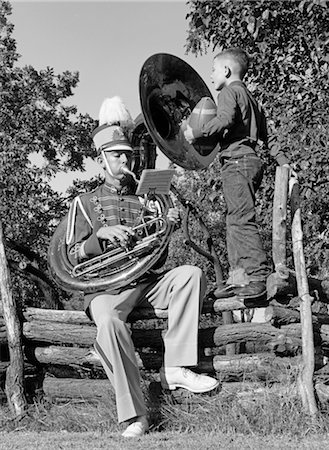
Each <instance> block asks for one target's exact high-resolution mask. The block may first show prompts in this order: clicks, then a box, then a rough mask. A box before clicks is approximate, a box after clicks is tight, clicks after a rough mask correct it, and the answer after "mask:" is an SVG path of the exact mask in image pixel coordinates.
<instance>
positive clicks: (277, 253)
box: [267, 166, 289, 298]
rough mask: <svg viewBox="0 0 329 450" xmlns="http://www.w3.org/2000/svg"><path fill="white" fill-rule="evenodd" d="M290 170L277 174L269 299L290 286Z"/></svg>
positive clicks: (284, 169)
mask: <svg viewBox="0 0 329 450" xmlns="http://www.w3.org/2000/svg"><path fill="white" fill-rule="evenodd" d="M288 177H289V169H288V168H287V167H281V166H278V167H277V168H276V173H275V186H274V199H273V214H272V258H273V263H274V269H275V270H274V272H273V273H271V274H270V276H269V277H268V278H267V297H268V298H274V297H275V295H276V294H277V292H278V290H280V289H282V288H284V287H286V286H287V284H288V278H289V271H288V269H287V252H286V250H287V199H288Z"/></svg>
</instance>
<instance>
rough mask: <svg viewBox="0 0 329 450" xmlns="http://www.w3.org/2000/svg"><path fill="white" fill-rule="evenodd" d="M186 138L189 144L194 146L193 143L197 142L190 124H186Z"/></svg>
mask: <svg viewBox="0 0 329 450" xmlns="http://www.w3.org/2000/svg"><path fill="white" fill-rule="evenodd" d="M184 137H185V139H186V140H187V142H188V143H189V144H193V142H194V141H195V138H194V136H193V130H192V127H190V125H189V124H188V123H186V130H185V131H184Z"/></svg>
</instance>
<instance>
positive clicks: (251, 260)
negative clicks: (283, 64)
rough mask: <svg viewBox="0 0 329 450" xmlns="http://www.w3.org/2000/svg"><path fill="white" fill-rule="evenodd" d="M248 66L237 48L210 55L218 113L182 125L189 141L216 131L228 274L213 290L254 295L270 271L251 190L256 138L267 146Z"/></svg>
mask: <svg viewBox="0 0 329 450" xmlns="http://www.w3.org/2000/svg"><path fill="white" fill-rule="evenodd" d="M248 67H249V58H248V55H247V54H246V52H244V51H243V50H242V49H240V48H231V49H228V50H225V51H223V52H221V53H219V54H217V55H216V56H215V58H214V61H213V70H212V75H211V79H212V82H213V84H214V87H215V89H216V90H217V91H219V95H218V99H217V116H216V117H215V118H213V119H212V120H210V121H209V122H208V123H207V124H205V125H204V127H203V129H202V130H201V131H199V132H198V131H197V130H192V128H191V127H190V126H187V129H186V131H185V138H186V140H187V141H188V142H189V143H191V144H192V143H193V142H194V141H195V140H196V139H197V138H199V137H207V136H212V135H217V136H218V141H219V143H220V160H221V164H222V170H221V174H222V185H223V194H224V198H225V202H226V205H227V217H226V241H227V253H228V260H229V264H230V277H229V280H228V281H227V285H226V286H225V285H223V286H219V287H218V289H217V290H216V292H215V295H216V296H217V297H228V296H231V295H238V296H239V297H241V298H244V299H250V298H256V299H257V298H259V297H262V296H263V295H264V294H265V293H266V278H267V277H268V275H269V274H270V272H271V269H270V266H269V264H268V262H267V257H266V253H265V251H264V249H263V246H262V242H261V239H260V235H259V231H258V226H257V224H256V211H255V193H256V192H257V190H258V188H259V186H260V183H261V181H262V177H263V163H262V161H261V159H260V158H259V156H258V149H259V145H260V144H261V143H263V144H264V145H267V143H268V142H267V141H268V137H267V129H266V119H265V115H264V113H263V111H262V109H261V108H260V106H259V105H258V103H257V102H256V100H255V99H254V97H253V96H252V94H251V93H250V92H249V90H248V89H247V87H246V86H245V84H244V83H243V81H242V80H243V78H244V76H245V74H246V73H247V70H248ZM271 153H272V156H274V157H275V158H276V160H277V162H278V163H279V164H280V165H286V164H287V165H288V159H287V158H286V157H285V155H284V154H283V153H282V152H280V151H277V150H276V149H274V151H272V152H271Z"/></svg>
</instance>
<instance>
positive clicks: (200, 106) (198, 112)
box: [188, 97, 217, 132]
mask: <svg viewBox="0 0 329 450" xmlns="http://www.w3.org/2000/svg"><path fill="white" fill-rule="evenodd" d="M216 112H217V108H216V104H215V102H214V101H213V99H212V98H210V97H202V98H201V100H199V101H198V103H197V104H196V105H195V107H194V109H193V110H192V112H191V114H190V117H189V120H188V124H189V125H190V127H191V128H192V130H195V131H197V132H200V131H201V129H202V126H203V125H204V124H206V123H207V122H209V120H211V119H213V118H214V117H216Z"/></svg>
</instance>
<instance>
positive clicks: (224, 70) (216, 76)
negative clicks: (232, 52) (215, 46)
mask: <svg viewBox="0 0 329 450" xmlns="http://www.w3.org/2000/svg"><path fill="white" fill-rule="evenodd" d="M228 74H229V68H228V66H227V62H226V60H225V59H223V58H216V59H215V60H214V62H213V67H212V73H211V76H210V78H211V81H212V82H213V84H214V88H215V89H216V91H220V90H221V89H223V87H224V86H225V85H226V82H227V75H228Z"/></svg>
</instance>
